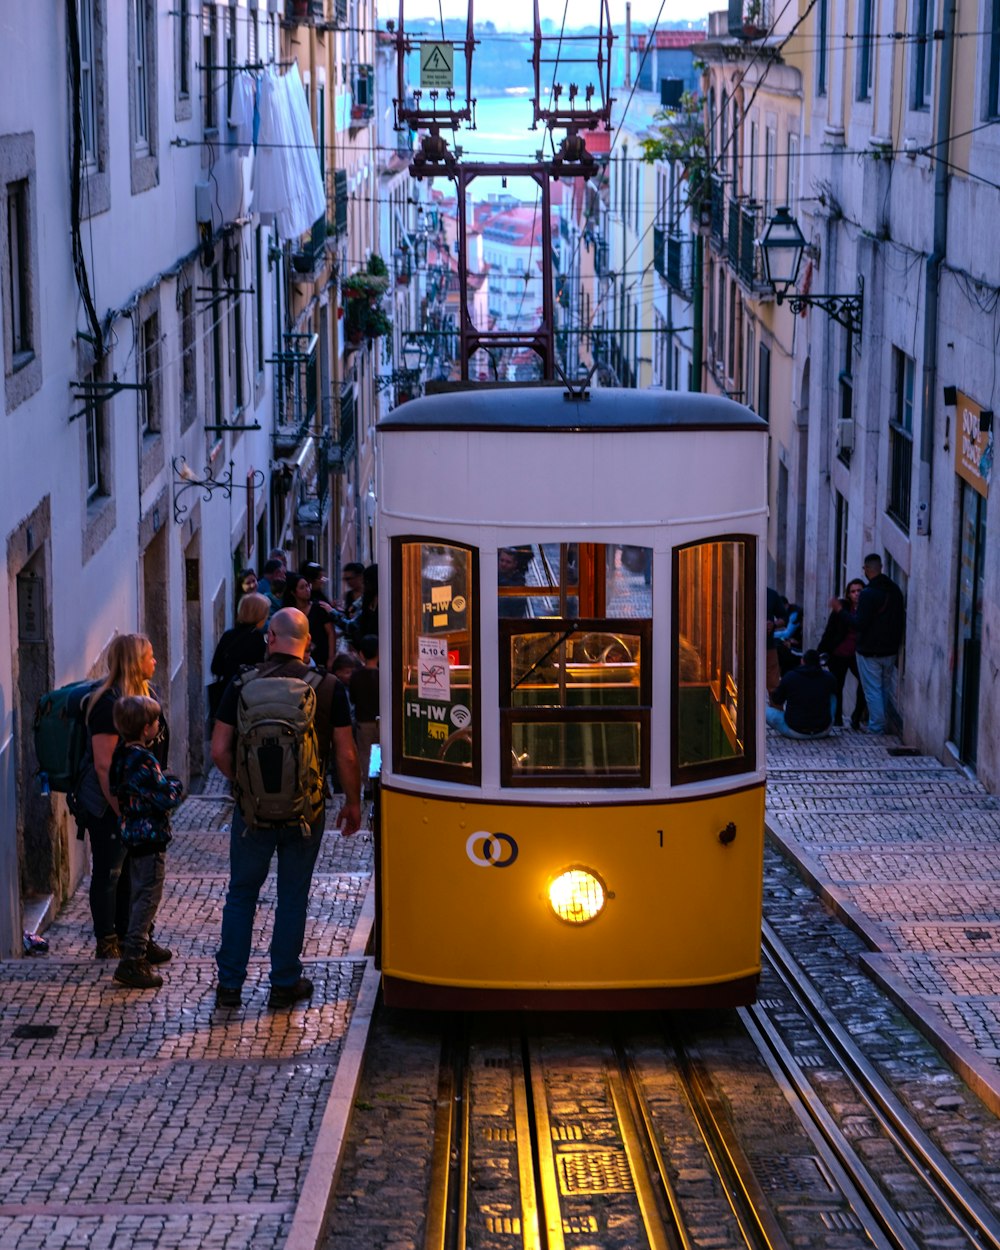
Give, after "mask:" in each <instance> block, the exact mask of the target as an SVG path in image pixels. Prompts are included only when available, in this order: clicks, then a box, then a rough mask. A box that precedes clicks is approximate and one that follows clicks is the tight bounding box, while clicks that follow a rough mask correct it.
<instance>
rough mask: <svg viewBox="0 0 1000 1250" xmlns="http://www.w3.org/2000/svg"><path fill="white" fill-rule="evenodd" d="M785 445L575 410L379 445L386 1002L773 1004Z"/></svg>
mask: <svg viewBox="0 0 1000 1250" xmlns="http://www.w3.org/2000/svg"><path fill="white" fill-rule="evenodd" d="M766 430H767V427H766V425H765V423H764V422H763V421H762V420H760V419H759V418H758V417H756V416H755V415H754V414H753V413H752V412H751V411H750V410H749V409H747V408H745V407H742V406H741V405H738V404H735V403H733V402H731V401H729V400H726V399H721V398H717V397H710V396H705V395H694V394H683V393H675V392H662V391H661V392H636V391H622V390H597V391H594V392H592V393H591V394H590V395H589V397H580V396H578V395H576V394H572V395H571V394H567V393H566V392H564V391H563V390H562V389H560V388H557V387H537V388H523V389H522V388H517V389H515V388H511V389H504V388H496V389H492V388H491V389H468V390H459V391H453V392H449V393H445V394H441V395H435V396H428V397H426V398H424V399H420V400H416V401H414V402H412V403H408V404H405V405H403V406H401V407H399V408H397V409H396V410H395V411H394V412H393V413H392V414H391V415H390V416H389V417H387V418H386V419H385V420H383V421H382V422H381V423H380V424H379V427H378V431H377V456H378V508H379V565H380V569H381V570H382V577H381V579H380V580H381V585H380V597H381V598H380V625H381V640H380V655H381V657H382V662H381V674H382V676H381V726H382V730H381V743H382V750H381V755H382V771H381V777H380V783H379V786H378V801H377V805H376V806H377V819H376V870H377V896H376V899H377V902H376V906H377V918H376V932H377V958H378V961H379V966H380V967H381V970H382V979H383V992H384V996H385V1000H386V1002H387V1003H389V1004H392V1005H399V1006H411V1007H423V1008H442V1007H443V1008H502V1009H536V1008H537V1009H553V1008H555V1009H560V1008H566V1009H579V1008H609V1007H621V1008H651V1007H685V1006H707V1005H723V1004H726V1005H729V1004H740V1003H747V1002H750V1001H752V1000H753V997H754V993H755V988H756V984H757V979H758V975H759V970H760V921H761V893H762V855H763V825H764V758H763V742H764V732H763V723H764V720H763V691H764V671H763V659H764V651H763V641H762V637H761V627H760V626H761V622H762V621H763V619H764V558H765V550H766V542H765V538H766V524H767V493H766V441H767V433H766ZM387 572H388V574H389V576H388V577H387V576H386V575H385V574H386V573H387Z"/></svg>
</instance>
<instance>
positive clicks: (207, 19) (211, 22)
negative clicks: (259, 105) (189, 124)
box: [201, 4, 219, 130]
mask: <svg viewBox="0 0 1000 1250" xmlns="http://www.w3.org/2000/svg"><path fill="white" fill-rule="evenodd" d="M215 58H216V51H215V5H214V4H203V5H202V6H201V120H202V125H203V127H204V128H205V130H215V128H216V127H217V126H218V124H219V115H218V110H217V108H216V100H215V64H216V60H215Z"/></svg>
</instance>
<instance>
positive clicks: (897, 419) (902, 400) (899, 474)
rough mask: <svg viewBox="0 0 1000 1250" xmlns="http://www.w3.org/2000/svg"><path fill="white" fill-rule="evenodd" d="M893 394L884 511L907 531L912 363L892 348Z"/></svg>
mask: <svg viewBox="0 0 1000 1250" xmlns="http://www.w3.org/2000/svg"><path fill="white" fill-rule="evenodd" d="M892 358H893V376H894V388H893V389H894V394H893V405H892V415H891V417H890V418H889V499H888V502H887V504H886V512H888V514H889V516H891V517H892V519H893V520H894V521H895V522H896V524H897V525H898V526H899V527H900V528H901V529H902V530H904V531H905V532H906V533H909V531H910V485H911V481H912V476H913V475H912V467H913V388H914V378H915V374H916V363H915V362H914V360H913V359H912V357H910V356H907V355H906V353H905V352H901V351H899V349H898V348H895V347H894V348H893V349H892Z"/></svg>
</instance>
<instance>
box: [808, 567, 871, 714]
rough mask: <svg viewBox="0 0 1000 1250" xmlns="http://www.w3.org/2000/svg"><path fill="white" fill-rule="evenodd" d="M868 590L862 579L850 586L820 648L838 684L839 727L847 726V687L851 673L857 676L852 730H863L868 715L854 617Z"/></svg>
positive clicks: (846, 589) (830, 619)
mask: <svg viewBox="0 0 1000 1250" xmlns="http://www.w3.org/2000/svg"><path fill="white" fill-rule="evenodd" d="M864 588H865V584H864V582H863V581H862V580H861V578H860V577H855V578H854V579H853V580H851V581H849V582H848V583H847V586H846V587H845V589H844V596H843V598H842V599H838V600H837V602H838V604H839V605H840V606H839V607H838V608H837V610H836V611H835V612H834V611H831V612H830V615H829V617H828V618H827V622H826V628H825V629H824V630H823V637H822V638H821V639H820V640H819V643H818V644H817V647H816V650H817V651H819V652H820V654H821V655H825V656H826V657H827V667H828V668H829V669H830V672H831V673H832V674H833V676H834V679H835V681H836V683H837V708H836V712H835V713H834V718H833V723H834V725H836V726H841V725H843V723H844V684H845V682H846V681H847V674H848V673H853V674H854V677H855V680H856V681H857V689H856V693H855V696H854V711H853V712H852V713H851V728H852V729H858V728H860V726H861V722H862V721H863V720H864V719H866V717H867V716H868V705H867V704H866V703H865V692H864V689H863V687H862V685H861V678H860V677H859V676H858V660H857V646H858V627H857V625H856V623H855V621H854V618H853V613H855V612H856V611H857V608H858V598H859V597H860V595H861V592H862V590H864Z"/></svg>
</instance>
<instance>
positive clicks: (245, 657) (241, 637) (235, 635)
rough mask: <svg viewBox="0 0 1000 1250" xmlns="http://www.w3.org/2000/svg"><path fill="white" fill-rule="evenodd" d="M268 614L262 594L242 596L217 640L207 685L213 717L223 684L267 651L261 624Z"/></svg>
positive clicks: (266, 601) (266, 600)
mask: <svg viewBox="0 0 1000 1250" xmlns="http://www.w3.org/2000/svg"><path fill="white" fill-rule="evenodd" d="M270 615H271V604H270V600H269V599H268V598H267V596H266V595H260V594H252V595H244V596H243V598H242V599H241V600H240V602H239V607H238V608H237V609H236V624H235V625H234V626H233V628H232V629H227V630H226V632H225V633H224V634H223V635H222V637H221V638H220V639H219V642H218V645H217V646H216V648H215V654H214V655H213V656H212V665H211V668H212V673H213V675H214V676H215V678H216V680H215V681H214V682H212V684H211V685H210V686H209V688H208V692H209V693H208V714H209V717H210V718H211V719H212V720H214V719H215V713H216V710H217V708H218V706H219V700H220V699H221V698H222V695H223V694H224V692H225V689H226V687H227V686H228V685H229V683H230V682H231V681H232V680H233V678H234V677H235V676H236V674H237V673H238V672H239V671H240V669H241V668H243V667H244V666H246V665H248V664H259V663H260V662H261V660H262V659H263V658H264V656H265V655H266V654H267V644H266V643H265V642H264V627H265V625H266V624H267V618H268V617H269V616H270Z"/></svg>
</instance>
